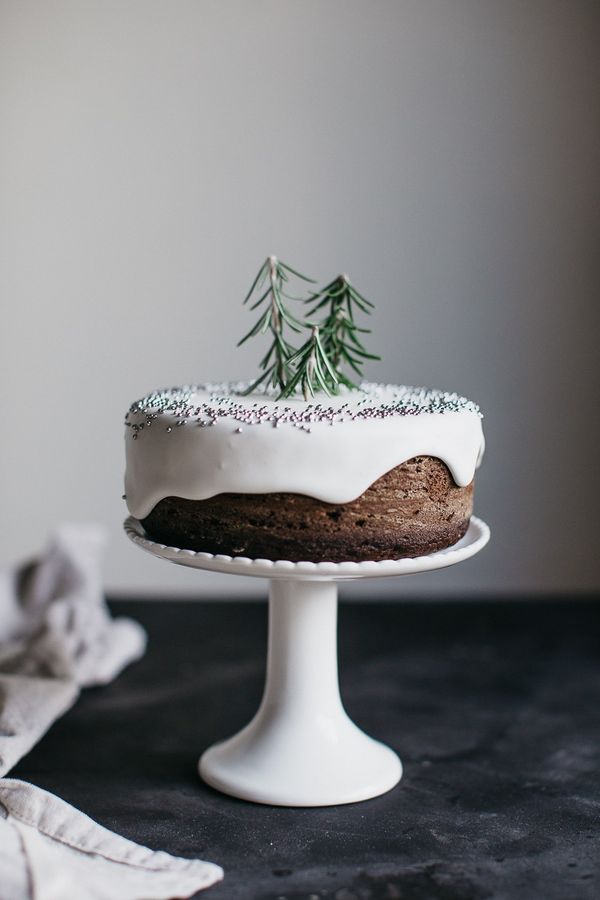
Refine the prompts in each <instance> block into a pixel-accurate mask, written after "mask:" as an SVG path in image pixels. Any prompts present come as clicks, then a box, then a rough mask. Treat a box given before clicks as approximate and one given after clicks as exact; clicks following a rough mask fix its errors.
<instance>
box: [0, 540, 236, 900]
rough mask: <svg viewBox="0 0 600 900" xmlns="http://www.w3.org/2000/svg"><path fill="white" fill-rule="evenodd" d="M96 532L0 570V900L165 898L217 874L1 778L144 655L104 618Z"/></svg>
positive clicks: (125, 623) (129, 623)
mask: <svg viewBox="0 0 600 900" xmlns="http://www.w3.org/2000/svg"><path fill="white" fill-rule="evenodd" d="M104 544H105V536H104V532H103V530H102V529H100V528H98V527H97V526H94V525H78V526H75V525H64V526H62V527H61V528H60V529H59V530H58V531H57V533H56V535H55V536H54V538H53V540H52V541H51V543H50V545H49V547H48V550H47V552H46V553H45V555H44V556H43V557H42V558H41V559H40V560H37V561H33V562H31V563H28V564H26V565H23V566H21V567H20V568H18V569H16V570H15V571H13V572H9V573H4V574H1V573H0V900H168V898H177V897H182V898H185V897H190V896H191V895H192V894H194V893H196V892H197V891H199V890H202V889H203V888H206V887H209V886H210V885H211V884H214V883H215V882H216V881H218V880H220V879H221V878H222V877H223V870H222V869H221V868H220V867H219V866H217V865H215V864H213V863H209V862H204V861H202V860H197V859H182V858H180V857H175V856H171V855H170V854H168V853H164V852H162V851H154V850H150V849H148V848H147V847H143V846H141V845H138V844H135V843H134V842H132V841H129V840H127V839H126V838H123V837H120V836H118V835H116V834H114V833H113V832H111V831H109V830H108V829H106V828H104V827H103V826H101V825H99V824H98V823H96V822H94V821H93V820H92V819H90V818H89V817H88V816H86V815H85V814H84V813H82V812H80V811H79V810H77V809H75V808H74V807H72V806H70V805H69V804H68V803H66V802H65V801H63V800H61V799H59V798H58V797H55V796H54V795H53V794H50V793H49V792H48V791H45V790H42V789H41V788H39V787H35V786H34V785H31V784H27V783H26V782H23V781H19V780H16V779H12V778H5V777H2V776H4V775H6V773H7V772H9V771H10V769H11V768H12V767H13V766H14V765H15V764H16V763H17V762H18V761H19V759H21V757H23V756H24V755H25V754H26V753H27V752H28V751H29V750H30V749H31V748H32V747H33V746H34V745H35V744H36V743H37V741H38V740H39V739H40V738H41V737H42V735H44V734H45V732H46V731H47V730H48V728H50V726H51V725H52V723H53V722H54V721H56V719H57V718H59V717H60V716H61V715H63V713H65V712H66V711H67V710H68V709H69V708H70V707H71V706H72V705H73V703H75V701H76V700H77V697H78V696H79V693H80V691H81V689H82V688H85V687H89V686H92V685H103V684H107V683H108V682H110V681H112V679H114V678H115V677H116V676H117V675H118V674H119V673H120V672H121V671H122V670H123V669H124V668H125V667H126V666H127V665H129V664H130V663H132V662H134V661H135V660H137V659H139V658H140V657H141V656H142V655H143V653H144V651H145V648H146V634H145V632H144V629H143V628H142V627H141V626H140V625H139V624H138V623H137V622H134V621H133V620H131V619H128V618H125V617H121V618H116V619H114V618H112V616H111V614H110V611H109V610H108V607H107V606H106V603H105V600H104V595H103V591H102V580H101V575H100V561H101V554H102V550H103V547H104Z"/></svg>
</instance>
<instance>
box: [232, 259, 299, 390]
mask: <svg viewBox="0 0 600 900" xmlns="http://www.w3.org/2000/svg"><path fill="white" fill-rule="evenodd" d="M290 275H293V276H295V277H296V278H300V279H301V280H302V281H307V282H310V283H311V284H314V281H313V279H312V278H307V277H306V275H301V274H300V272H297V271H296V270H295V269H292V267H291V266H288V265H286V263H283V262H281V261H280V260H278V259H277V257H276V256H269V257H268V258H267V259H266V260H265V262H264V263H263V265H262V266H261V268H260V270H259V272H258V275H257V276H256V278H255V279H254V281H253V283H252V286H251V288H250V290H249V291H248V293H247V294H246V298H245V300H244V304H246V303H248V302H249V301H250V299H251V298H253V297H256V294H259V296H258V298H257V299H256V300H254V302H253V303H252V304H251V306H250V309H251V310H255V309H258V307H259V306H264V307H265V309H264V312H263V313H262V314H261V315H260V317H259V319H258V321H257V322H256V324H255V325H254V327H253V328H251V329H250V331H249V332H248V334H246V335H245V336H244V337H243V338H242V339H241V341H239V342H238V347H239V346H240V345H241V344H244V343H245V342H246V341H247V340H248V339H249V338H251V337H254V336H255V335H257V334H266V332H267V331H270V332H271V334H272V341H271V346H270V347H269V349H268V350H267V352H266V354H265V355H264V357H263V358H262V359H261V361H260V364H259V365H260V368H261V369H262V370H263V374H262V375H261V376H260V377H259V378H257V379H256V381H254V382H253V383H252V384H251V385H250V387H249V388H247V390H245V391H244V392H243V393H244V395H246V394H251V393H252V391H254V390H255V389H256V388H257V387H258V386H259V385H260V384H263V383H266V385H267V386H270V387H274V388H279V390H280V392H283V391H284V390H285V388H286V386H287V385H288V384H289V382H290V379H291V378H292V377H293V369H292V368H291V367H290V361H291V359H292V358H293V357H294V355H295V352H296V351H295V348H294V347H293V346H292V345H291V344H290V343H289V342H288V341H287V340H286V338H285V337H284V335H283V331H284V326H286V325H287V326H288V328H290V329H291V330H292V331H294V332H296V333H298V334H299V333H300V332H301V330H302V328H303V327H304V325H303V323H302V322H300V321H299V320H298V319H297V318H296V317H295V316H294V315H292V313H290V312H289V311H288V310H287V309H286V306H285V303H284V298H287V299H293V298H291V297H290V295H289V294H287V293H286V292H285V291H284V285H285V284H286V283H287V282H288V281H289V278H290ZM265 285H266V289H265V290H263V288H265ZM261 291H262V293H261ZM282 395H283V394H282V393H280V396H282Z"/></svg>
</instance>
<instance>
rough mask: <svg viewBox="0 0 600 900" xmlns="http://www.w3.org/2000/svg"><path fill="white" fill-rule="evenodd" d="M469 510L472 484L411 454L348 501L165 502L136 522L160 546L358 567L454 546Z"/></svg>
mask: <svg viewBox="0 0 600 900" xmlns="http://www.w3.org/2000/svg"><path fill="white" fill-rule="evenodd" d="M472 510H473V482H471V483H470V484H469V485H467V486H466V487H459V486H457V485H456V484H455V482H454V480H453V478H452V476H451V474H450V471H449V469H448V467H447V466H446V465H445V463H443V462H442V461H441V460H439V459H437V458H435V457H432V456H416V457H413V458H412V459H409V460H408V461H407V462H404V463H403V464H402V465H400V466H396V468H394V469H392V470H391V471H390V472H387V473H386V474H385V475H383V476H382V477H381V478H379V479H377V481H375V482H374V483H373V484H372V485H371V486H370V487H369V488H368V489H367V490H366V491H365V492H364V493H363V494H361V496H360V497H358V498H357V499H356V500H353V501H351V502H350V503H344V504H331V503H324V502H322V501H320V500H316V499H315V498H313V497H307V496H304V495H302V494H292V493H270V494H233V493H223V494H218V495H216V496H215V497H211V498H209V499H207V500H186V499H184V498H181V497H166V498H165V499H163V500H161V501H160V502H159V503H157V504H156V506H155V507H154V509H153V510H152V511H151V512H150V514H149V515H148V516H146V518H144V519H143V520H142V524H143V526H144V528H145V530H146V533H147V534H148V536H149V537H150V538H151V539H152V540H154V541H158V542H159V543H162V544H166V545H168V546H174V547H181V548H186V549H188V550H199V551H204V552H207V553H215V554H217V553H222V554H226V555H228V556H246V557H250V558H251V559H272V560H278V559H281V560H284V559H285V560H290V561H292V562H302V561H312V562H347V561H355V562H362V561H365V560H375V561H377V560H382V559H404V558H407V557H415V556H424V555H426V554H428V553H433V552H435V551H437V550H442V549H444V548H445V547H449V546H451V545H452V544H455V543H456V542H457V541H458V540H460V538H461V537H463V535H464V534H465V533H466V531H467V528H468V525H469V519H470V516H471V513H472Z"/></svg>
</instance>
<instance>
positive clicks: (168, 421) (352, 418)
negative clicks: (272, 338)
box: [125, 382, 484, 562]
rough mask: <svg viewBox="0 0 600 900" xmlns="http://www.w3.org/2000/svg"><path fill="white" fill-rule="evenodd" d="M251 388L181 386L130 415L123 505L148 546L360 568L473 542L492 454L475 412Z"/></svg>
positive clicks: (404, 397) (377, 393)
mask: <svg viewBox="0 0 600 900" xmlns="http://www.w3.org/2000/svg"><path fill="white" fill-rule="evenodd" d="M246 389H247V385H244V384H225V385H197V386H185V387H177V388H171V389H166V390H160V391H156V392H154V393H151V394H149V395H147V396H146V397H144V398H142V399H141V400H138V401H136V402H135V403H133V404H132V406H131V407H130V409H129V411H128V412H127V416H126V422H125V425H126V429H125V431H126V473H125V498H126V501H127V506H128V509H129V512H130V513H131V515H132V516H134V517H135V518H137V519H138V520H140V521H141V523H142V525H143V527H144V529H145V531H146V533H147V535H148V536H149V537H150V538H151V539H152V540H154V541H157V542H159V543H161V544H165V545H168V546H174V547H181V548H187V549H190V550H196V551H205V552H208V553H213V554H225V555H227V556H245V557H250V558H253V559H258V558H260V559H272V560H282V559H285V560H291V561H292V562H298V561H304V560H307V561H313V562H322V561H330V562H343V561H356V562H360V561H364V560H382V559H402V558H405V557H415V556H423V555H425V554H429V553H432V552H434V551H437V550H441V549H443V548H446V547H449V546H451V545H453V544H454V543H456V542H457V541H458V540H460V538H461V537H462V536H463V535H464V534H465V532H466V530H467V528H468V525H469V519H470V516H471V513H472V509H473V479H474V475H475V470H476V468H477V466H478V464H479V461H480V459H481V456H482V453H483V447H484V439H483V432H482V427H481V413H480V411H479V408H478V407H477V406H476V404H474V403H473V402H471V401H470V400H467V399H466V398H465V397H461V396H458V395H457V394H453V393H447V392H443V391H438V390H429V389H425V388H412V387H405V386H396V385H380V384H372V383H368V382H362V383H361V384H360V385H359V387H358V388H357V389H353V390H351V389H347V388H345V387H341V388H340V391H339V393H338V394H337V395H335V396H327V395H326V394H322V395H321V394H316V395H315V396H314V397H311V398H309V399H308V400H306V399H304V398H303V397H302V396H291V397H288V398H286V399H276V397H275V394H274V392H272V391H270V390H268V389H256V391H255V392H254V393H251V394H250V395H247V394H246V393H245V391H246Z"/></svg>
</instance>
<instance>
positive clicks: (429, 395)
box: [125, 382, 481, 438]
mask: <svg viewBox="0 0 600 900" xmlns="http://www.w3.org/2000/svg"><path fill="white" fill-rule="evenodd" d="M247 388H248V384H247V383H246V382H235V383H225V384H200V385H184V386H182V387H174V388H165V389H163V390H158V391H153V392H152V393H150V394H147V395H146V396H145V397H142V399H141V400H137V401H135V403H133V404H132V405H131V407H130V408H129V410H128V412H127V415H126V418H125V425H126V426H127V427H128V428H131V429H132V430H133V435H132V436H133V437H134V438H137V437H138V435H139V434H140V432H142V431H143V430H144V429H145V428H149V427H151V426H152V425H154V426H155V427H159V428H160V427H163V428H165V429H166V430H167V431H168V432H169V433H170V432H172V430H173V428H174V427H180V426H184V425H192V426H200V427H207V426H212V425H214V424H215V423H216V422H217V421H219V420H221V419H223V420H232V421H233V422H235V423H238V424H239V425H240V426H244V425H249V426H256V425H265V424H266V425H271V426H275V427H277V426H279V425H283V424H287V425H292V426H295V427H297V428H301V429H302V430H304V431H307V430H308V431H310V426H311V425H313V424H315V423H326V424H328V425H336V424H341V423H344V422H355V421H361V420H367V419H388V418H391V417H398V416H418V415H431V414H433V413H456V412H470V413H473V414H475V415H477V416H478V417H480V418H481V412H480V410H479V407H478V406H477V404H476V403H473V401H472V400H468V399H467V398H466V397H461V396H460V395H459V394H455V393H449V392H447V391H440V390H434V389H431V388H424V387H408V386H406V385H392V384H373V383H370V382H361V384H360V385H359V387H358V388H357V389H353V390H351V389H349V388H346V387H342V388H340V392H339V393H338V394H337V395H336V396H333V397H327V396H324V397H318V396H316V397H314V398H312V399H311V400H304V399H303V398H302V397H298V396H296V397H288V398H286V399H285V400H278V399H276V392H275V391H274V390H272V389H264V388H263V389H260V388H258V389H256V390H255V391H254V392H253V393H252V394H250V395H245V391H246V390H247Z"/></svg>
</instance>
